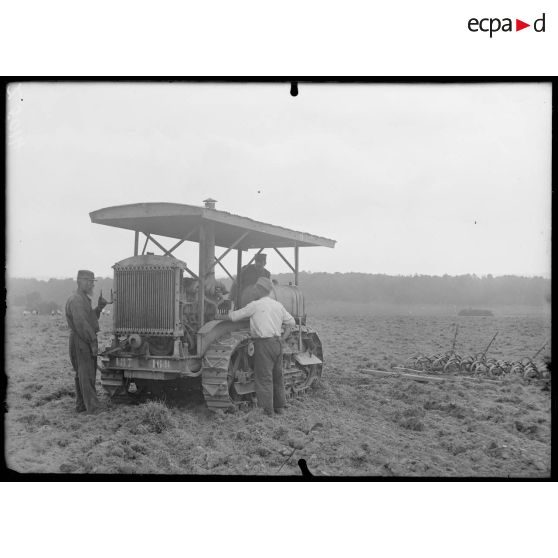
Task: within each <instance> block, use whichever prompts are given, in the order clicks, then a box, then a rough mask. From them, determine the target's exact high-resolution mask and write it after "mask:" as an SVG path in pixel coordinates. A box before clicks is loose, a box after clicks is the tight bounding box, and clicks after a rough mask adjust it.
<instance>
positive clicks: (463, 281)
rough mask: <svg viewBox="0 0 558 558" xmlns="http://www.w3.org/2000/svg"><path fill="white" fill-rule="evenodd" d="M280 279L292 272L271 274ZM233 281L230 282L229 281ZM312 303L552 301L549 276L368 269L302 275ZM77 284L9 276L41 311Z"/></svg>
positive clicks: (13, 293)
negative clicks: (408, 273)
mask: <svg viewBox="0 0 558 558" xmlns="http://www.w3.org/2000/svg"><path fill="white" fill-rule="evenodd" d="M272 277H273V278H274V279H277V280H278V281H279V283H288V282H289V281H292V280H293V276H292V274H279V275H274V276H272ZM226 283H228V284H229V285H230V280H228V281H226ZM299 283H300V287H301V288H302V290H303V292H304V295H305V297H306V299H307V300H308V301H347V302H349V301H351V302H366V303H368V302H381V303H385V304H395V305H399V304H401V305H409V304H439V305H446V304H447V305H456V306H460V307H468V306H476V307H478V306H481V307H482V306H500V305H510V306H517V305H525V306H542V305H544V304H546V303H548V302H549V301H550V279H544V278H542V277H517V276H515V275H505V276H501V277H492V276H491V275H487V276H483V277H477V276H476V275H458V276H450V275H444V276H442V277H440V276H432V275H413V276H394V275H380V274H374V275H372V274H367V273H308V272H302V273H300V275H299ZM75 288H76V281H75V279H49V280H48V281H41V280H38V279H19V278H18V279H8V284H7V298H8V304H9V305H12V306H21V307H25V308H27V309H28V310H33V309H35V308H37V309H39V310H40V311H41V313H45V312H49V311H50V310H51V309H56V308H62V307H63V306H64V304H65V302H66V299H67V298H68V296H69V295H70V294H71V293H72V291H74V290H75ZM111 288H112V279H110V278H104V279H99V280H98V281H97V283H96V287H95V296H98V294H99V291H100V290H101V289H102V291H103V296H104V297H105V298H106V299H109V298H110V290H111Z"/></svg>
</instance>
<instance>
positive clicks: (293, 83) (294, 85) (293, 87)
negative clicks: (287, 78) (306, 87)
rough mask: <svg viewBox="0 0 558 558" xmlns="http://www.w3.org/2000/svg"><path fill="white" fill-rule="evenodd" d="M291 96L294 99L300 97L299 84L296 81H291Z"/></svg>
mask: <svg viewBox="0 0 558 558" xmlns="http://www.w3.org/2000/svg"><path fill="white" fill-rule="evenodd" d="M291 95H292V96H293V97H296V96H297V95H298V83H297V82H296V81H291Z"/></svg>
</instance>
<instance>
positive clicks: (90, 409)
mask: <svg viewBox="0 0 558 558" xmlns="http://www.w3.org/2000/svg"><path fill="white" fill-rule="evenodd" d="M94 282H95V275H94V274H93V272H92V271H88V270H85V269H80V270H79V271H78V275H77V284H78V288H77V291H76V292H75V293H74V294H73V295H72V296H71V297H70V298H69V299H68V301H67V302H66V320H67V321H68V326H69V328H70V361H71V363H72V367H73V369H74V370H75V372H76V376H75V383H76V411H77V412H78V413H81V412H86V414H88V415H93V414H97V413H99V412H100V411H102V410H103V408H102V406H101V403H100V401H99V399H98V398H97V392H96V390H95V378H96V375H97V353H98V351H99V346H98V344H97V332H98V331H99V321H98V319H99V316H100V314H101V311H102V310H103V308H104V307H105V306H106V305H107V301H106V300H105V299H104V298H103V297H102V296H99V300H98V302H97V308H95V309H93V308H92V307H91V298H92V296H93V285H94Z"/></svg>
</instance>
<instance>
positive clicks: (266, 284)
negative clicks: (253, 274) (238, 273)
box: [256, 277, 273, 293]
mask: <svg viewBox="0 0 558 558" xmlns="http://www.w3.org/2000/svg"><path fill="white" fill-rule="evenodd" d="M256 287H261V288H262V289H265V290H266V291H267V292H268V293H270V292H271V291H272V290H273V283H272V282H271V279H268V278H267V277H258V280H257V281H256Z"/></svg>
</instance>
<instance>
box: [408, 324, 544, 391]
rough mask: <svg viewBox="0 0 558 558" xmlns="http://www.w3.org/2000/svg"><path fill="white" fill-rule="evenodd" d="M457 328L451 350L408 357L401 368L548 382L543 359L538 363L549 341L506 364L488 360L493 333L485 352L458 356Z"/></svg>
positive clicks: (498, 360)
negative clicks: (456, 347) (512, 377)
mask: <svg viewBox="0 0 558 558" xmlns="http://www.w3.org/2000/svg"><path fill="white" fill-rule="evenodd" d="M457 332H458V326H456V327H455V334H454V337H453V344H452V348H451V350H450V351H448V352H446V353H443V354H434V355H428V356H427V355H424V354H419V355H416V356H413V357H411V358H409V359H408V360H407V361H406V362H405V364H404V368H406V369H408V370H412V371H416V372H435V373H453V374H461V373H464V374H468V375H470V376H485V377H487V378H503V377H506V376H515V377H519V378H523V379H524V380H547V379H550V370H549V368H548V366H547V364H546V362H544V361H543V360H541V359H539V360H537V357H539V355H540V353H541V352H542V350H543V349H544V348H545V347H546V345H547V344H548V341H546V342H545V343H544V345H543V346H542V347H541V348H540V349H539V350H538V351H537V352H536V353H535V354H534V355H533V356H532V357H524V358H522V359H520V360H515V361H508V360H502V359H495V358H487V354H488V350H489V349H490V347H491V346H492V344H493V343H494V340H495V339H496V337H497V335H498V332H496V333H495V334H494V336H493V337H492V339H491V340H490V342H489V343H488V345H487V346H486V348H485V349H484V351H482V352H479V353H476V354H475V355H464V356H462V355H460V354H459V353H457V352H456V350H455V343H456V339H457Z"/></svg>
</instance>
